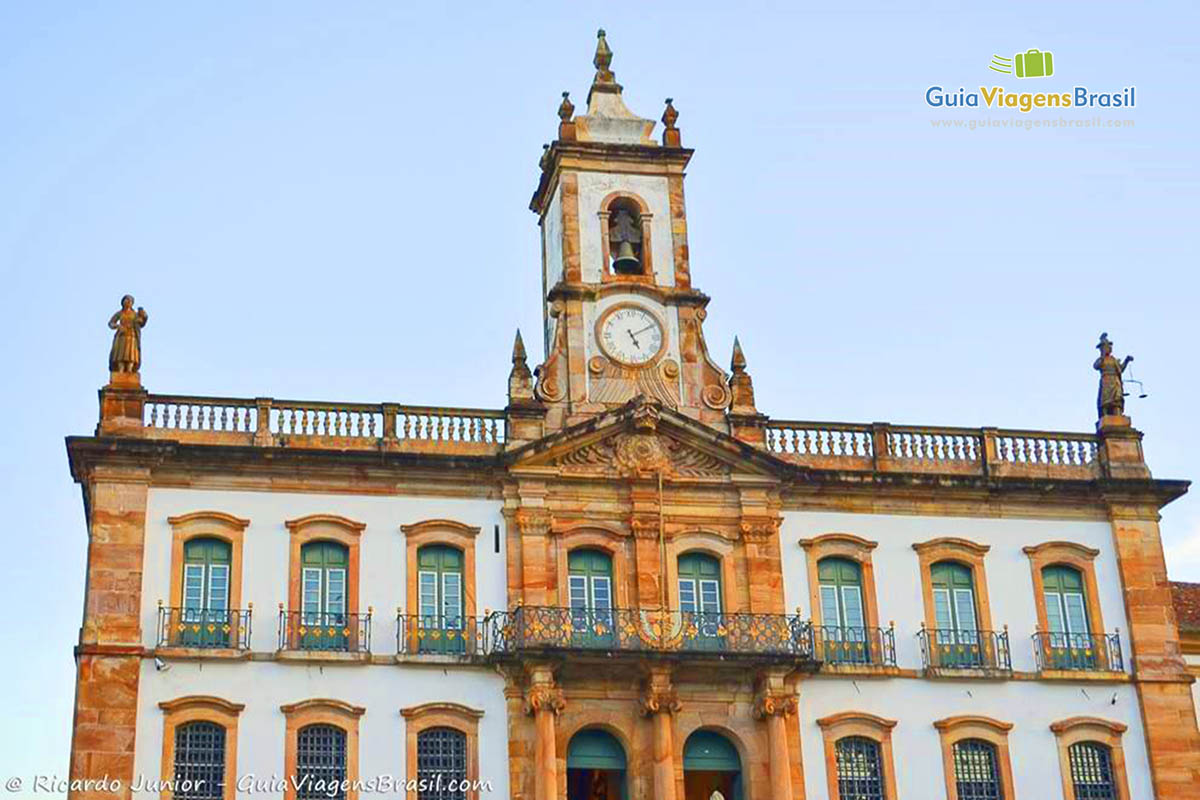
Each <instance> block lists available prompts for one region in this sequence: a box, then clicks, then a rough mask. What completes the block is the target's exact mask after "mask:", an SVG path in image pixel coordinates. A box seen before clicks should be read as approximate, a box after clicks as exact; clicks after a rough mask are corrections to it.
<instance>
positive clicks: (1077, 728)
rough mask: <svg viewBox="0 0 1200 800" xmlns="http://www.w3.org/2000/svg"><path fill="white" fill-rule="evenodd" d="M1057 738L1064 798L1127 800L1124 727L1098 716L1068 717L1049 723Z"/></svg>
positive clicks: (1127, 781)
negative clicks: (1123, 740)
mask: <svg viewBox="0 0 1200 800" xmlns="http://www.w3.org/2000/svg"><path fill="white" fill-rule="evenodd" d="M1050 730H1051V731H1053V732H1054V736H1055V738H1056V739H1057V741H1058V762H1059V768H1060V769H1061V770H1062V781H1063V797H1064V798H1066V800H1129V779H1128V777H1127V776H1126V774H1125V751H1124V749H1123V748H1122V746H1121V735H1122V734H1123V733H1124V732H1125V730H1126V726H1125V725H1124V724H1122V723H1120V722H1111V721H1109V720H1105V719H1100V718H1098V717H1071V718H1070V719H1065V720H1062V721H1061V722H1055V723H1054V724H1053V725H1051V726H1050Z"/></svg>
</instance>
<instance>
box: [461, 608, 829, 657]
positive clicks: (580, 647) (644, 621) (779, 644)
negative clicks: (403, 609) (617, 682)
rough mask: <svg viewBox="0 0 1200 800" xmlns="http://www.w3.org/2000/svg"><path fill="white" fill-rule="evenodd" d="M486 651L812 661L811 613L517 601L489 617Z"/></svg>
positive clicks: (485, 636) (491, 652) (486, 631)
mask: <svg viewBox="0 0 1200 800" xmlns="http://www.w3.org/2000/svg"><path fill="white" fill-rule="evenodd" d="M486 626H487V627H486V630H485V632H484V646H485V648H486V650H487V652H488V654H489V655H493V656H505V655H519V654H522V653H529V652H547V651H559V652H562V651H574V652H597V653H599V652H603V653H609V654H622V653H626V654H654V653H676V654H677V653H690V654H694V655H698V656H701V655H703V656H713V657H721V658H725V657H733V656H738V657H751V656H758V657H769V658H775V659H783V660H788V661H806V662H814V663H815V661H814V647H813V628H812V625H811V623H809V622H808V620H806V619H803V618H801V617H797V616H788V615H784V614H708V613H695V612H687V611H663V610H646V609H611V610H590V609H574V608H560V607H549V606H520V607H518V608H515V609H513V610H511V611H501V612H496V613H494V614H492V615H491V616H489V617H488V618H487V619H486Z"/></svg>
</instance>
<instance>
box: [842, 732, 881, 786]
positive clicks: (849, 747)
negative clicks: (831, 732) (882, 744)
mask: <svg viewBox="0 0 1200 800" xmlns="http://www.w3.org/2000/svg"><path fill="white" fill-rule="evenodd" d="M834 749H835V750H836V751H837V777H838V800H885V799H886V797H887V795H885V794H884V792H883V764H882V762H881V759H880V757H879V745H878V744H877V743H876V742H873V741H871V740H870V739H865V738H863V737H861V736H847V737H846V738H845V739H838V741H837V744H836V745H835V746H834Z"/></svg>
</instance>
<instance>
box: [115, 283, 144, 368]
mask: <svg viewBox="0 0 1200 800" xmlns="http://www.w3.org/2000/svg"><path fill="white" fill-rule="evenodd" d="M147 319H149V316H147V314H146V309H144V308H142V307H140V306H139V307H138V309H137V311H134V310H133V295H129V294H127V295H125V296H124V297H122V298H121V310H120V311H118V312H117V313H115V314H113V315H112V318H111V319H109V321H108V327H109V328H111V329H112V330H114V331H116V333H114V334H113V341H112V349H111V350H110V351H109V352H108V369H109V371H110V372H137V371H138V370H139V369H140V368H141V366H142V328H143V327H145V325H146V320H147Z"/></svg>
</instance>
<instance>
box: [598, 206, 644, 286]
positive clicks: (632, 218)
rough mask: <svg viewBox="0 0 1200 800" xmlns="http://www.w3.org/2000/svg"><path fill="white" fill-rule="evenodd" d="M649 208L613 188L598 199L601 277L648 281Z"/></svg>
mask: <svg viewBox="0 0 1200 800" xmlns="http://www.w3.org/2000/svg"><path fill="white" fill-rule="evenodd" d="M650 220H651V214H650V208H649V207H648V206H647V205H646V203H645V202H644V201H643V200H642V199H641V198H640V197H637V196H636V195H633V194H630V193H628V192H613V193H612V194H609V195H608V196H607V197H605V198H604V199H603V200H602V201H601V202H600V238H601V242H600V244H601V250H602V254H603V269H604V276H603V279H604V280H605V281H611V280H627V281H628V280H634V281H637V282H643V283H646V282H649V281H650V280H651V276H652V275H653V274H654V266H653V259H652V257H651V256H652V251H653V247H652V246H651V242H650V234H651V226H650Z"/></svg>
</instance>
